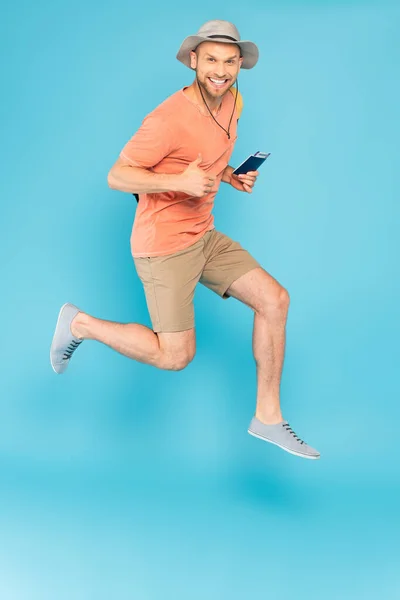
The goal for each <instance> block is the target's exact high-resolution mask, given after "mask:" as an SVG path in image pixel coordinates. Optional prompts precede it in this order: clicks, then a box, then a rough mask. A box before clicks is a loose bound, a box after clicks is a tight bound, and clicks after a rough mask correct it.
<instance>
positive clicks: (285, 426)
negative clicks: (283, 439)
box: [282, 423, 304, 444]
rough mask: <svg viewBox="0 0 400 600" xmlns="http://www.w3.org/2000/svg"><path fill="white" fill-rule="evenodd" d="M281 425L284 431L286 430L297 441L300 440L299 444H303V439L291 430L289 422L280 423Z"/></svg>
mask: <svg viewBox="0 0 400 600" xmlns="http://www.w3.org/2000/svg"><path fill="white" fill-rule="evenodd" d="M282 425H283V427H284V428H285V429H286V431H288V432H289V433H290V434H291V435H292V436H293V437H294V438H296V440H297V441H299V442H300V444H304V442H303V440H302V439H301V438H299V436H298V435H297V433H295V432H294V431H293V429H292V428H291V427H290V425H289V423H282Z"/></svg>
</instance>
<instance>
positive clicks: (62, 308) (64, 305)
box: [50, 302, 69, 375]
mask: <svg viewBox="0 0 400 600" xmlns="http://www.w3.org/2000/svg"><path fill="white" fill-rule="evenodd" d="M67 304H69V302H66V303H65V304H63V305H62V307H61V308H60V312H59V313H58V319H57V324H56V328H55V330H54V335H53V339H52V340H51V346H50V364H51V368H52V369H53V371H54V373H57V375H60V373H58V372H57V371H56V370H55V368H54V365H53V361H52V358H51V349H52V347H53V342H54V338H55V337H56V333H57V327H58V324H59V322H60V319H61V313H62V311H63V310H64V308H65V307H66V306H67Z"/></svg>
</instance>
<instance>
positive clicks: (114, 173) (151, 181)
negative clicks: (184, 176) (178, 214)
mask: <svg viewBox="0 0 400 600" xmlns="http://www.w3.org/2000/svg"><path fill="white" fill-rule="evenodd" d="M107 181H108V185H109V187H110V188H111V189H113V190H118V191H120V192H128V193H130V194H157V193H159V192H178V191H180V190H179V175H175V174H173V175H167V174H165V173H153V172H151V171H148V170H147V169H142V168H139V167H131V166H129V165H124V166H121V167H118V168H117V169H112V170H111V171H110V173H109V174H108V178H107Z"/></svg>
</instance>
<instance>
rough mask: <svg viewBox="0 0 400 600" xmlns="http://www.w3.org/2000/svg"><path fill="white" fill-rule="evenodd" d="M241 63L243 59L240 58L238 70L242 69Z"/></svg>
mask: <svg viewBox="0 0 400 600" xmlns="http://www.w3.org/2000/svg"><path fill="white" fill-rule="evenodd" d="M243 61H244V58H243V56H242V57H241V58H239V69H241V68H242V64H243Z"/></svg>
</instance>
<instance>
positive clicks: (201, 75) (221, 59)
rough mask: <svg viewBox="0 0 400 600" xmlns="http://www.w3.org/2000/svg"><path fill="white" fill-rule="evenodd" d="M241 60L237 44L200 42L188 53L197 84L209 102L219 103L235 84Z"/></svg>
mask: <svg viewBox="0 0 400 600" xmlns="http://www.w3.org/2000/svg"><path fill="white" fill-rule="evenodd" d="M242 62H243V58H240V48H239V46H237V44H223V43H218V42H202V43H201V44H200V45H199V46H197V48H196V50H195V51H194V52H193V51H192V52H191V53H190V66H191V67H192V69H195V70H196V76H197V83H198V85H199V86H201V89H202V91H203V93H205V96H206V98H207V97H208V100H210V101H211V102H215V101H217V102H218V101H220V100H221V98H222V97H223V96H224V94H226V93H227V91H228V90H229V88H230V87H232V85H233V84H234V83H235V81H236V78H237V76H238V73H239V70H240V67H241V66H242Z"/></svg>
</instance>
